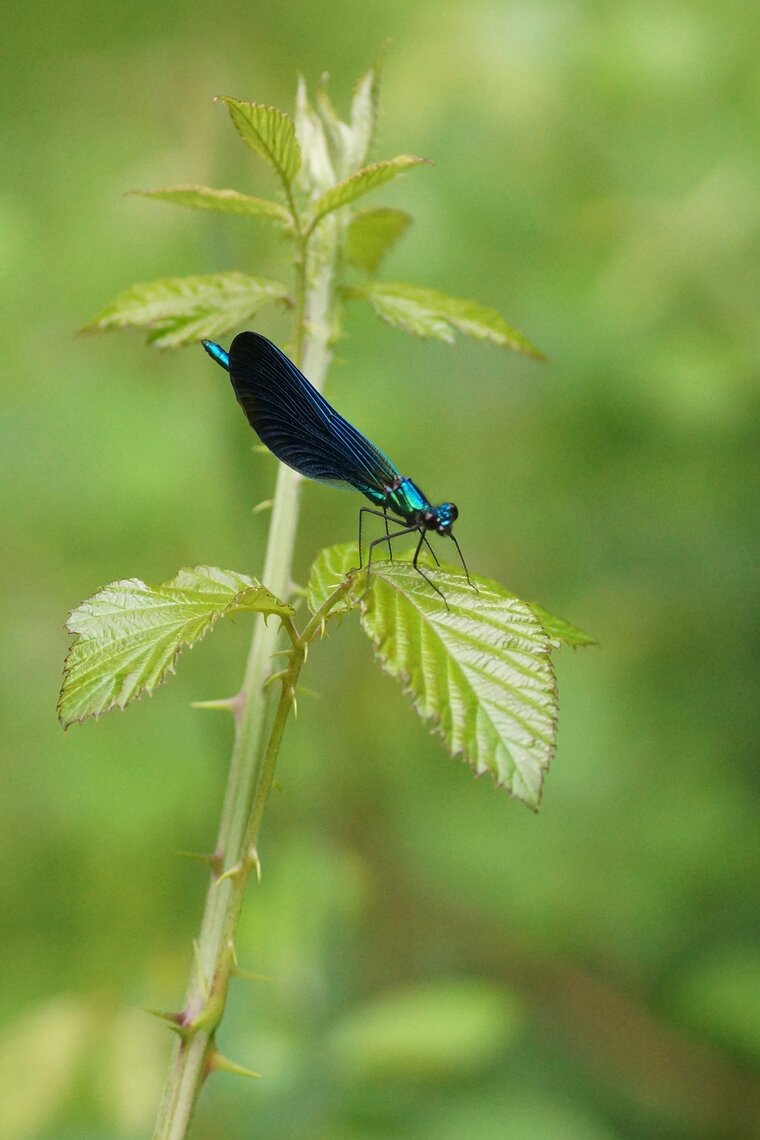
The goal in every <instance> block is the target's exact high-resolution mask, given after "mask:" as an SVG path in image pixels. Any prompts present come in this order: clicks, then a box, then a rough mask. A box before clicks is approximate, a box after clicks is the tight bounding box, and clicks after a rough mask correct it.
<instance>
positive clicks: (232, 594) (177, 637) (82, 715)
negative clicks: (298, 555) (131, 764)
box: [58, 566, 294, 728]
mask: <svg viewBox="0 0 760 1140" xmlns="http://www.w3.org/2000/svg"><path fill="white" fill-rule="evenodd" d="M240 611H248V612H257V613H264V614H277V615H279V616H292V614H293V612H294V611H293V609H292V607H291V606H288V605H286V604H285V603H284V602H281V601H279V600H278V599H277V598H276V597H275V596H274V595H273V594H271V593H270V592H269V590H267V589H266V588H265V587H264V586H262V584H261V583H260V582H258V581H256V579H255V578H249V577H248V576H247V575H246V574H238V573H237V572H235V571H233V570H220V569H218V568H217V567H215V566H194V567H192V568H190V569H185V570H180V571H179V573H178V574H177V576H176V578H172V579H170V580H169V581H168V582H163V583H161V585H158V586H150V585H147V584H146V583H145V582H141V581H140V579H139V578H128V579H125V580H123V581H120V582H112V583H111V584H110V585H108V586H104V587H103V589H102V590H99V591H98V592H97V593H96V594H94V595H93V596H92V597H91V598H88V600H87V601H85V602H83V603H82V604H81V606H78V607H77V608H76V609H75V610H73V612H72V613H71V615H70V617H69V620H68V621H67V623H66V628H67V629H68V631H69V633H73V634H76V636H77V640H76V641H75V642H74V644H73V645H72V646H71V649H70V650H69V653H68V656H67V657H66V664H65V666H64V676H63V686H62V688H61V695H60V697H59V700H58V716H59V718H60V720H61V723H62V725H63V727H64V728H66V727H68V725H70V724H74V723H75V722H76V721H82V720H85V719H86V718H87V717H88V716H99V715H100V713H103V712H106V711H107V710H108V709H112V708H119V709H123V708H124V707H125V705H127V704H128V703H129V702H130V701H133V700H136V699H137V698H138V697H140V696H142V695H143V693H151V692H152V691H153V690H154V689H155V688H156V686H157V685H160V684H161V683H162V682H163V681H165V680H166V677H167V675H168V674H169V673H170V672H174V667H175V664H176V661H177V657H178V656H179V653H180V651H181V650H182V649H184V648H185V647H186V646H192V645H194V644H195V643H196V642H197V641H199V640H200V639H201V638H202V637H203V636H204V634H206V633H207V632H208V631H209V630H210V629H211V627H212V626H213V625H214V624H215V623H216V622H217V621H218V620H219V618H221V617H224V616H226V615H227V614H231V613H238V612H240Z"/></svg>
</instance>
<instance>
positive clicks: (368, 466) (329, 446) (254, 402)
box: [229, 332, 400, 502]
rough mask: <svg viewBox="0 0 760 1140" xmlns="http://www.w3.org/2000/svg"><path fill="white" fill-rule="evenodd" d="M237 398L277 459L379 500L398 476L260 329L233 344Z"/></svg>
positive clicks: (232, 372) (231, 360)
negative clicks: (344, 484) (261, 334)
mask: <svg viewBox="0 0 760 1140" xmlns="http://www.w3.org/2000/svg"><path fill="white" fill-rule="evenodd" d="M229 371H230V377H231V379H232V386H233V388H234V389H235V395H236V396H237V399H238V403H239V404H240V406H241V408H242V409H243V411H244V412H245V414H246V416H247V418H248V422H249V424H250V425H251V427H252V428H253V429H254V431H255V432H256V433H257V435H258V436H259V438H260V439H261V441H262V443H265V444H266V446H267V447H268V448H269V450H270V451H273V452H274V454H275V455H276V456H277V458H278V459H281V460H282V462H283V463H287V465H288V466H289V467H293V468H294V469H295V470H296V471H300V473H301V474H302V475H307V476H308V477H309V478H310V479H318V480H320V482H322V483H348V484H350V486H352V487H355V488H356V490H357V491H361V492H362V493H363V494H365V495H367V496H368V497H369V498H370V499H373V500H374V501H375V502H382V501H383V500H384V499H385V488H386V487H389V486H391V485H392V484H393V483H394V481H396V480H398V479H399V478H400V476H399V473H398V471H397V470H396V468H395V467H394V466H393V464H392V463H391V461H390V459H388V458H387V456H385V455H383V453H382V451H379V450H378V448H376V447H375V446H374V444H372V443H370V441H369V440H368V439H366V438H365V437H364V436H363V435H362V433H361V432H360V431H357V430H356V428H355V427H352V425H351V424H350V423H349V422H348V421H347V420H344V419H343V417H342V416H340V415H338V413H337V412H336V411H335V409H334V408H332V407H331V406H330V404H328V402H327V400H325V399H324V397H323V396H321V395H320V394H319V392H318V391H317V390H316V388H314V387H313V386H312V385H311V384H310V383H309V381H308V380H307V379H306V377H305V376H304V375H303V373H301V372H300V371H299V370H298V368H296V366H295V364H293V362H292V361H291V360H288V358H287V356H286V355H285V353H284V352H281V351H280V349H279V348H277V346H276V345H274V344H272V342H271V341H269V340H267V339H266V337H263V336H260V335H259V334H258V333H253V332H243V333H240V334H239V335H238V336H236V337H235V339H234V340H233V342H232V344H231V345H230V351H229Z"/></svg>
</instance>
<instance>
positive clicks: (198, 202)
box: [130, 186, 293, 226]
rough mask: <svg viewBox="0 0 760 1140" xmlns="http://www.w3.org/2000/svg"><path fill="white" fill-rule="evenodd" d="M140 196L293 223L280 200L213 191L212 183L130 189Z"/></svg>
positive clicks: (190, 207)
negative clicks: (210, 184)
mask: <svg viewBox="0 0 760 1140" xmlns="http://www.w3.org/2000/svg"><path fill="white" fill-rule="evenodd" d="M130 194H136V195H139V196H140V197H141V198H156V199H158V200H159V201H161V202H172V203H173V204H174V205H175V206H187V207H188V208H189V209H191V210H217V211H218V212H219V213H222V214H246V215H248V216H249V217H260V218H271V219H272V220H273V221H275V222H282V223H283V225H286V226H289V225H292V222H293V219H292V217H291V214H290V211H289V210H286V209H285V207H284V206H281V205H280V203H279V202H269V201H267V199H266V198H252V197H251V196H250V195H248V194H239V193H238V191H237V190H212V189H211V187H210V186H166V187H165V188H164V189H163V190H130Z"/></svg>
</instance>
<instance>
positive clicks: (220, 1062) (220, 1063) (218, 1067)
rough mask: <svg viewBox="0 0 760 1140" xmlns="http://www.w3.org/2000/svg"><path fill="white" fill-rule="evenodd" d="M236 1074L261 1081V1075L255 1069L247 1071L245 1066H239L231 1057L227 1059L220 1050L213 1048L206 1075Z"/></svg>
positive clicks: (209, 1055)
mask: <svg viewBox="0 0 760 1140" xmlns="http://www.w3.org/2000/svg"><path fill="white" fill-rule="evenodd" d="M218 1072H223V1073H235V1074H237V1076H239V1077H256V1078H257V1079H261V1075H262V1074H261V1073H257V1072H255V1071H254V1070H253V1069H246V1068H245V1066H244V1065H238V1064H237V1063H236V1062H235V1061H231V1060H230V1059H229V1057H225V1055H224V1053H220V1052H219V1050H218V1049H216V1048H213V1049H211V1050H210V1052H209V1054H208V1058H207V1060H206V1073H207V1074H208V1073H218Z"/></svg>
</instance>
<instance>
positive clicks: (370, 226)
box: [346, 206, 412, 273]
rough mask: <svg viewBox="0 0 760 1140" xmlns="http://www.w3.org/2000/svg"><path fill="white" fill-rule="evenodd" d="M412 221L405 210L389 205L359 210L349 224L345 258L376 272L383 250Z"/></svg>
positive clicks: (398, 236) (400, 234)
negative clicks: (395, 208) (392, 207)
mask: <svg viewBox="0 0 760 1140" xmlns="http://www.w3.org/2000/svg"><path fill="white" fill-rule="evenodd" d="M411 223H412V216H411V214H407V212H406V210H394V209H391V208H390V207H388V206H385V207H382V206H381V207H380V208H378V209H375V210H361V211H360V212H359V213H358V214H354V216H353V218H352V219H351V222H350V224H349V227H348V244H347V247H346V255H347V257H348V260H349V261H350V262H351V263H352V264H353V265H356V266H357V267H358V268H359V269H365V270H366V271H367V273H376V272H377V270H378V267H379V265H380V262H381V261H382V259H383V258H384V257H385V255H386V253H388V251H389V250H390V249H391V248H392V247H393V246H394V245H395V244H396V242H397V241H398V240H399V238H401V237H403V235H404V234H405V233H406V231H407V229H408V228H409V226H410V225H411Z"/></svg>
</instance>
